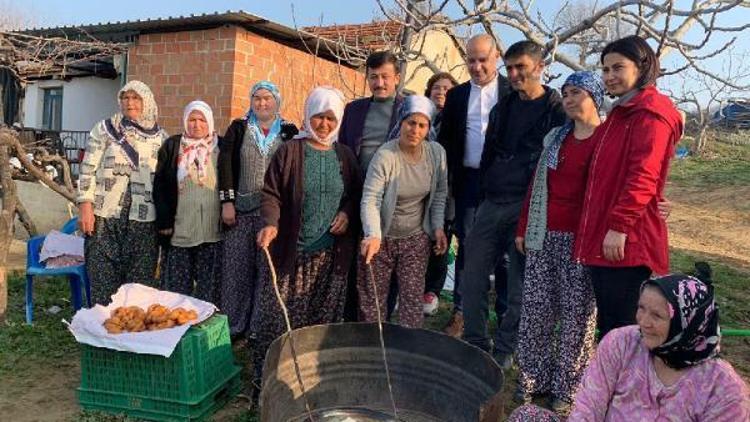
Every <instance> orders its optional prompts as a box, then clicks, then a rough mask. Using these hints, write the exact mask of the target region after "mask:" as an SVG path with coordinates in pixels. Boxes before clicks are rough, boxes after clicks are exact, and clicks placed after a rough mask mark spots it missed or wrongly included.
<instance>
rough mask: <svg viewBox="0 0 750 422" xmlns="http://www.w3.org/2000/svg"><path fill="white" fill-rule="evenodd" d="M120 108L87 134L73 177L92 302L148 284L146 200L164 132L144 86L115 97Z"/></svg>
mask: <svg viewBox="0 0 750 422" xmlns="http://www.w3.org/2000/svg"><path fill="white" fill-rule="evenodd" d="M117 100H118V101H119V104H120V111H119V112H117V113H115V114H114V115H113V116H112V117H111V118H109V119H106V120H102V121H101V122H99V123H97V124H96V126H94V128H93V129H92V130H91V133H90V134H89V140H88V143H87V144H86V154H85V155H84V158H83V161H82V162H81V170H80V176H79V178H78V194H77V197H76V202H77V203H78V212H79V220H78V221H79V225H80V228H81V231H82V232H83V233H84V235H85V236H86V254H85V255H86V269H87V271H88V275H89V278H90V280H91V295H92V300H91V301H92V302H94V303H100V304H106V303H108V302H109V299H110V296H111V295H112V294H113V293H114V292H115V291H116V290H117V289H118V288H119V287H120V285H121V284H124V283H143V284H154V282H155V279H154V276H155V272H156V263H157V258H158V246H157V241H156V228H155V227H154V220H155V219H156V208H155V207H154V202H153V199H152V197H151V192H152V190H153V189H152V179H153V176H154V170H155V169H156V161H157V154H158V152H159V148H160V147H161V144H162V142H163V141H164V139H165V138H166V137H167V136H166V133H165V132H164V131H163V130H162V129H161V128H160V127H159V125H158V124H157V123H156V121H157V118H158V109H157V106H156V102H155V101H154V96H153V94H152V93H151V90H150V89H149V87H148V86H146V84H144V83H143V82H140V81H130V82H128V83H127V84H125V86H123V87H122V89H120V91H119V92H118V94H117Z"/></svg>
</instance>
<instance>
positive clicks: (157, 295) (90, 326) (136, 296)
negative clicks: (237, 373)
mask: <svg viewBox="0 0 750 422" xmlns="http://www.w3.org/2000/svg"><path fill="white" fill-rule="evenodd" d="M155 303H159V304H161V305H164V306H166V307H167V308H170V309H174V308H177V307H182V308H184V309H186V310H194V311H196V312H197V313H198V319H196V320H193V321H190V322H188V323H187V324H184V325H178V326H175V327H173V328H165V329H163V330H156V331H142V332H139V333H120V334H109V333H108V332H107V330H106V329H104V320H106V319H107V318H109V317H110V313H111V312H112V311H113V310H114V309H116V308H118V307H120V306H139V307H141V308H143V310H146V309H148V307H149V306H151V305H153V304H155ZM216 310H217V308H216V306H215V305H214V304H212V303H209V302H205V301H202V300H199V299H196V298H194V297H190V296H186V295H181V294H178V293H173V292H167V291H164V290H158V289H154V288H153V287H149V286H144V285H143V284H137V283H127V284H123V285H122V286H120V288H119V289H118V290H117V293H115V294H114V295H112V302H111V303H110V304H109V305H107V306H102V305H95V306H94V307H93V308H89V309H85V308H84V309H80V310H78V312H76V314H75V315H74V316H73V321H71V322H70V323H68V322H67V321H64V320H63V322H64V323H65V324H66V325H67V327H68V330H70V332H71V333H73V336H74V337H75V338H76V341H78V342H79V343H83V344H88V345H90V346H94V347H106V348H107V349H112V350H120V351H123V352H133V353H141V354H149V355H160V356H164V357H167V358H168V357H170V356H171V355H172V352H174V349H175V347H177V344H178V343H179V342H180V339H182V336H183V335H185V333H186V332H187V330H188V329H190V326H191V325H196V324H199V323H201V322H203V321H205V320H207V319H208V318H209V317H211V315H213V314H214V312H215V311H216Z"/></svg>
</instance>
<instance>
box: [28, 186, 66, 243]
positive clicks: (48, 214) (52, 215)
mask: <svg viewBox="0 0 750 422" xmlns="http://www.w3.org/2000/svg"><path fill="white" fill-rule="evenodd" d="M16 186H17V187H18V199H20V200H21V203H22V204H23V205H24V206H25V207H26V210H27V211H28V212H29V215H31V219H32V221H34V224H36V228H37V230H39V233H40V234H44V233H48V232H49V231H50V230H52V229H58V230H59V229H60V227H62V226H63V224H65V222H66V221H68V220H69V219H70V214H69V213H68V203H69V202H68V201H67V200H66V199H65V198H63V197H62V196H60V195H59V194H58V193H56V192H55V191H53V190H52V189H50V188H48V187H46V186H44V185H43V184H41V183H32V182H24V181H21V180H16ZM73 213H76V211H75V208H74V209H73ZM16 236H17V237H19V238H24V239H25V238H27V237H28V236H27V235H26V231H25V230H24V229H23V226H21V224H20V223H19V222H16Z"/></svg>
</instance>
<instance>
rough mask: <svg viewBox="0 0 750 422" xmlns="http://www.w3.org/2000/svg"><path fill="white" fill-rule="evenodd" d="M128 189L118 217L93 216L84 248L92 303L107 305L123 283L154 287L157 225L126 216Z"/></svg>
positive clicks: (128, 204)
mask: <svg viewBox="0 0 750 422" xmlns="http://www.w3.org/2000/svg"><path fill="white" fill-rule="evenodd" d="M131 202H132V201H131V195H130V190H129V189H127V190H126V193H125V194H124V196H123V199H122V203H123V207H122V212H121V213H120V217H111V218H103V217H96V218H95V223H94V234H92V235H91V236H87V237H86V240H85V243H84V248H85V256H86V258H85V259H86V271H87V272H88V276H89V282H90V283H91V296H92V297H91V302H92V303H98V304H101V305H107V304H108V303H109V302H110V297H111V296H112V295H113V294H114V293H115V292H116V291H117V289H118V288H120V286H121V285H123V284H126V283H140V284H145V285H148V286H156V278H155V277H156V266H157V261H158V259H159V247H158V244H157V235H156V225H155V224H154V223H153V222H148V223H146V222H140V221H133V220H130V219H129V214H130V204H131Z"/></svg>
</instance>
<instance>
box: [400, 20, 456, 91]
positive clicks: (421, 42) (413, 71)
mask: <svg viewBox="0 0 750 422" xmlns="http://www.w3.org/2000/svg"><path fill="white" fill-rule="evenodd" d="M412 50H414V51H421V52H422V54H424V55H425V56H426V57H427V58H429V59H430V60H431V61H432V62H433V63H435V65H437V67H439V68H440V70H442V71H444V72H449V73H450V74H451V75H453V77H454V78H456V80H457V81H458V82H459V83H462V82H466V81H467V80H469V73H468V72H467V70H466V64H465V63H464V60H463V58H462V57H461V54H460V53H459V51H458V49H457V48H456V47H455V46H454V45H453V41H451V39H450V37H449V36H448V35H447V34H445V33H444V32H441V31H427V32H426V33H425V34H424V35H420V36H419V37H415V38H414V39H413V40H412ZM422 64H423V61H421V60H419V59H417V60H414V61H410V62H409V63H407V65H406V81H407V82H406V83H405V84H404V88H405V89H407V90H409V91H412V92H414V93H417V94H420V95H423V94H424V90H425V88H426V87H427V80H428V79H430V76H432V75H433V74H434V72H433V71H432V70H430V69H429V68H428V67H424V66H422V67H420V65H422Z"/></svg>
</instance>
